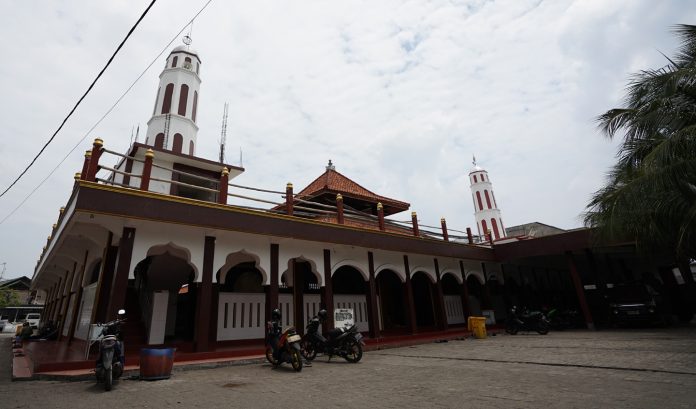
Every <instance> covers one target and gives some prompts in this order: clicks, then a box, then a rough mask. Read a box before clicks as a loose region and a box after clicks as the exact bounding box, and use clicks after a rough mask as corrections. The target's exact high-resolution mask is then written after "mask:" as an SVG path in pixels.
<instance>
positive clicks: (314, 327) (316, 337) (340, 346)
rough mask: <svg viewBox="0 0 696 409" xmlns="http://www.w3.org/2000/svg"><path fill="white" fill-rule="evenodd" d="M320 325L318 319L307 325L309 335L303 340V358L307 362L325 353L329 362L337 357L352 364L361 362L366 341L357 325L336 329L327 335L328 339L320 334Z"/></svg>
mask: <svg viewBox="0 0 696 409" xmlns="http://www.w3.org/2000/svg"><path fill="white" fill-rule="evenodd" d="M319 324H320V321H319V320H318V319H316V318H313V319H311V320H310V321H309V323H307V333H306V334H305V336H304V337H303V338H302V356H304V357H305V359H306V360H308V361H311V360H313V359H314V358H316V356H317V353H323V354H326V355H328V356H329V360H331V357H333V356H334V355H336V356H340V357H342V358H344V359H345V360H346V361H348V362H351V363H356V362H358V361H360V359H361V358H362V355H363V345H365V341H364V340H363V335H362V334H361V333H360V332H359V331H358V327H357V325H355V324H353V325H351V326H350V327H347V328H334V329H332V330H331V331H329V333H328V334H327V335H328V339H327V338H324V337H323V336H322V335H321V334H320V333H319Z"/></svg>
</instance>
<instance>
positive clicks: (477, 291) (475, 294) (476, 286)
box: [466, 274, 483, 316]
mask: <svg viewBox="0 0 696 409" xmlns="http://www.w3.org/2000/svg"><path fill="white" fill-rule="evenodd" d="M466 286H467V288H468V290H469V311H470V312H471V315H478V316H480V315H481V308H482V306H483V283H481V281H479V277H478V276H476V275H475V274H471V275H469V277H467V279H466Z"/></svg>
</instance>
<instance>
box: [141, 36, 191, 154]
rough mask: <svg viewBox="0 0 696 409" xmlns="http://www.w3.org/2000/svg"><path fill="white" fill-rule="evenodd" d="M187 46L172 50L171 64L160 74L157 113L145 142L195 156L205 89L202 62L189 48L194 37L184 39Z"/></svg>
mask: <svg viewBox="0 0 696 409" xmlns="http://www.w3.org/2000/svg"><path fill="white" fill-rule="evenodd" d="M184 43H185V45H180V46H178V47H176V48H175V49H173V50H172V52H171V53H169V57H167V65H166V66H165V67H164V70H163V71H162V74H160V83H159V89H158V90H157V99H155V110H154V112H153V113H152V118H150V120H149V121H148V123H147V136H146V139H145V143H146V144H148V145H152V146H154V147H156V148H161V149H167V150H170V151H172V152H176V153H183V154H187V155H193V154H195V152H196V134H197V133H198V125H196V110H197V109H198V98H199V93H200V87H201V78H200V77H199V76H198V75H199V73H200V67H201V60H200V58H198V53H197V52H196V51H194V50H193V49H192V48H190V47H189V44H191V38H190V37H189V36H186V37H184Z"/></svg>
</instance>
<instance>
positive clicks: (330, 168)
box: [326, 159, 336, 170]
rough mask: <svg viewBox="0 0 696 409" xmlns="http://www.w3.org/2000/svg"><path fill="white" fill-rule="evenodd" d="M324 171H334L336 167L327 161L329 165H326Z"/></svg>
mask: <svg viewBox="0 0 696 409" xmlns="http://www.w3.org/2000/svg"><path fill="white" fill-rule="evenodd" d="M326 170H336V167H335V166H334V165H333V163H332V162H331V159H329V164H328V165H326Z"/></svg>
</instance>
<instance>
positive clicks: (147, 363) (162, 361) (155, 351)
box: [140, 348, 176, 381]
mask: <svg viewBox="0 0 696 409" xmlns="http://www.w3.org/2000/svg"><path fill="white" fill-rule="evenodd" d="M175 351H176V348H143V349H141V350H140V379H142V380H146V381H156V380H159V379H169V377H170V376H171V374H172V367H173V366H174V352H175Z"/></svg>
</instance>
